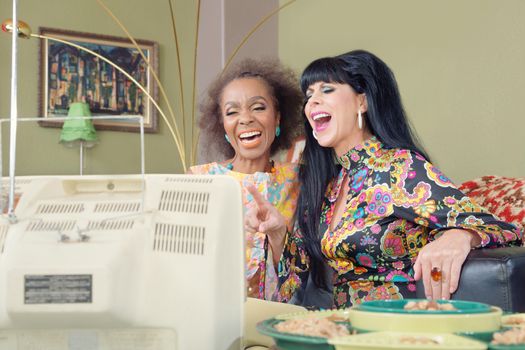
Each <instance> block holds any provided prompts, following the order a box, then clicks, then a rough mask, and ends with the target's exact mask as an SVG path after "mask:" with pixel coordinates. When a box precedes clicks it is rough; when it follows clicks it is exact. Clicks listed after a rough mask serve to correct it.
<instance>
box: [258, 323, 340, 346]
mask: <svg viewBox="0 0 525 350" xmlns="http://www.w3.org/2000/svg"><path fill="white" fill-rule="evenodd" d="M280 322H283V320H278V319H275V318H271V319H269V320H265V321H262V322H259V323H258V324H257V330H258V331H259V332H260V333H262V334H264V335H267V336H269V337H272V338H273V340H274V341H275V345H277V347H278V348H279V349H282V350H303V349H304V350H335V348H334V346H333V345H331V344H328V340H327V339H326V338H321V337H309V336H306V335H300V334H290V333H281V332H279V331H278V330H276V329H275V327H274V326H275V325H276V324H278V323H280Z"/></svg>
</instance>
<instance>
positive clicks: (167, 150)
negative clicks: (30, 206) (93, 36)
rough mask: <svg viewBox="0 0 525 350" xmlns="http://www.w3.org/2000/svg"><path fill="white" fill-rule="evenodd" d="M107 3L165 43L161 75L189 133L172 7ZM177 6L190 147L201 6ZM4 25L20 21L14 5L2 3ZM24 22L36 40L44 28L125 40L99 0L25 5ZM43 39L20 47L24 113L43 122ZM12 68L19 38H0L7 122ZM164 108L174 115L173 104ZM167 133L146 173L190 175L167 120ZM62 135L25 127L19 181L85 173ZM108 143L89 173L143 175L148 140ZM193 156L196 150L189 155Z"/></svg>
mask: <svg viewBox="0 0 525 350" xmlns="http://www.w3.org/2000/svg"><path fill="white" fill-rule="evenodd" d="M104 3H105V4H106V5H107V6H108V7H109V8H110V9H111V10H112V11H113V12H114V13H115V14H116V15H117V17H118V18H119V19H120V20H121V21H122V22H123V24H124V25H125V26H126V27H127V29H128V30H129V31H130V33H131V34H132V35H133V37H135V38H140V39H147V40H153V41H156V42H158V43H159V49H160V50H159V51H160V55H159V61H160V67H159V76H160V79H161V82H162V84H163V86H164V88H165V90H166V92H167V95H168V99H169V101H170V103H171V105H172V107H173V109H174V111H175V113H176V119H177V123H178V125H179V126H180V127H182V113H181V112H180V107H181V105H180V101H181V100H180V97H179V96H180V87H179V84H178V82H179V76H178V69H177V66H176V63H177V57H176V46H175V41H174V36H173V31H172V26H171V16H170V11H169V3H168V2H167V1H156V0H155V1H138V0H106V1H104ZM172 3H174V8H175V14H176V17H175V18H176V22H177V31H178V37H179V45H180V52H181V59H182V63H183V71H182V75H183V81H184V90H183V91H184V100H185V106H186V109H187V111H186V120H187V121H186V135H187V139H188V140H187V141H186V142H187V148H188V149H189V148H190V147H191V146H190V144H191V142H190V140H189V137H190V134H191V131H190V125H191V123H190V119H191V108H189V107H190V106H191V105H192V102H191V99H192V88H193V83H192V80H193V52H194V49H193V48H194V41H195V25H194V23H195V19H196V9H195V5H194V2H193V1H180V0H179V1H172ZM0 14H1V16H0V17H1V18H0V21H3V20H4V19H7V18H11V17H12V8H11V1H8V0H6V1H1V2H0ZM18 16H19V18H20V19H21V20H23V21H25V22H27V23H29V24H30V26H31V27H32V29H33V31H34V32H35V33H38V27H52V28H59V29H66V30H75V31H81V32H90V33H98V34H106V35H115V36H125V34H124V33H123V32H122V30H121V29H120V28H119V27H118V26H117V24H116V23H115V22H114V21H113V20H112V19H111V18H110V17H109V16H108V15H107V14H106V12H105V11H104V10H103V9H102V7H100V6H99V5H98V3H97V1H95V0H90V1H66V0H45V1H19V2H18ZM38 40H39V39H35V38H33V39H30V40H19V55H18V66H19V69H18V75H19V79H18V91H19V97H18V101H19V103H18V110H19V115H20V116H21V117H36V116H37V113H38V103H37V100H38V94H39V91H38V55H39V41H38ZM10 69H11V36H10V35H7V34H5V33H1V35H0V76H1V77H2V81H3V82H2V84H0V117H1V118H8V117H9V110H10V107H9V105H10V104H9V101H10V83H9V81H10V80H9V79H10V74H11V73H10ZM161 107H162V108H163V110H165V111H166V113H167V108H166V103H165V102H162V103H161ZM159 124H160V127H159V132H158V133H156V134H150V135H146V147H145V151H146V172H148V173H174V172H182V164H181V162H180V159H179V157H178V156H177V152H176V148H175V143H174V142H173V139H172V138H171V136H170V135H169V133H168V130H167V127H166V124H165V123H164V121H162V120H161V119H160V116H159ZM3 128H4V130H3V133H2V136H3V137H2V140H3V142H2V145H3V150H4V152H3V158H4V159H3V164H4V171H3V173H4V175H5V174H6V171H7V168H6V167H7V142H8V132H7V131H8V130H7V129H8V124H4V127H3ZM59 133H60V130H59V129H56V128H44V127H39V126H37V125H36V124H34V123H19V134H18V155H17V167H16V169H17V171H16V173H17V174H18V175H34V174H36V175H38V174H77V173H78V171H79V170H78V164H79V156H78V148H75V149H67V148H65V147H64V146H62V145H60V144H58V138H59ZM98 135H99V139H100V143H99V144H98V145H97V146H96V147H94V148H93V149H90V150H88V151H87V152H86V160H85V165H86V169H85V174H102V173H137V172H139V171H140V142H139V141H140V140H139V135H138V134H137V133H127V132H114V131H101V132H99V133H98ZM189 154H190V152H189V150H188V156H189Z"/></svg>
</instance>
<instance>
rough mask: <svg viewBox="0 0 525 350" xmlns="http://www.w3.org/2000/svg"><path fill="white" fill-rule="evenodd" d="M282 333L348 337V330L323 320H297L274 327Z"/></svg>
mask: <svg viewBox="0 0 525 350" xmlns="http://www.w3.org/2000/svg"><path fill="white" fill-rule="evenodd" d="M275 329H277V330H278V331H279V332H283V333H292V334H301V335H308V336H311V337H322V338H334V337H343V336H346V335H349V334H350V332H349V331H348V329H347V328H346V327H345V326H344V325H341V324H337V323H335V322H334V321H331V320H330V319H328V318H327V317H324V318H314V317H312V318H298V319H292V320H286V321H283V322H281V323H278V324H276V325H275Z"/></svg>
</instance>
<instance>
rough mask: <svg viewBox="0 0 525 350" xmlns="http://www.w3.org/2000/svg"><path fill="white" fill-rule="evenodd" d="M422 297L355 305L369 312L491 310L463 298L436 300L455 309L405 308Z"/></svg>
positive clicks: (433, 312) (407, 312)
mask: <svg viewBox="0 0 525 350" xmlns="http://www.w3.org/2000/svg"><path fill="white" fill-rule="evenodd" d="M423 300H424V299H402V300H371V301H364V302H363V303H361V304H360V305H358V306H356V308H357V309H358V310H362V311H371V312H390V313H401V314H477V313H485V312H490V311H491V306H490V305H488V304H483V303H477V302H473V301H464V300H436V302H437V303H438V304H452V305H453V306H454V307H455V308H456V310H405V309H404V307H405V305H406V304H407V303H408V302H411V301H413V302H421V301H423Z"/></svg>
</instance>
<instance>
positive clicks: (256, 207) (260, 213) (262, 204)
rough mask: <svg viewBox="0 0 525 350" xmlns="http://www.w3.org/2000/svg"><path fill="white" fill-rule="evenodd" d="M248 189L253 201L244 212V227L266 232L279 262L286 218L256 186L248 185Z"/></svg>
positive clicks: (274, 256)
mask: <svg viewBox="0 0 525 350" xmlns="http://www.w3.org/2000/svg"><path fill="white" fill-rule="evenodd" d="M246 189H247V190H248V192H249V193H250V194H251V195H252V196H253V202H251V203H249V204H248V210H247V211H246V213H245V214H244V228H245V230H246V231H247V232H262V233H265V234H266V235H267V236H268V243H269V244H270V248H271V249H272V256H273V258H274V262H275V261H276V262H278V261H279V259H280V257H281V254H282V251H283V247H284V239H285V237H286V220H285V219H284V216H283V215H281V213H280V212H279V210H277V208H275V207H274V206H273V205H272V204H271V203H270V202H268V201H267V200H266V199H265V198H264V197H263V196H262V195H261V194H260V193H259V191H257V189H256V188H255V186H253V185H248V186H246Z"/></svg>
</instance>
